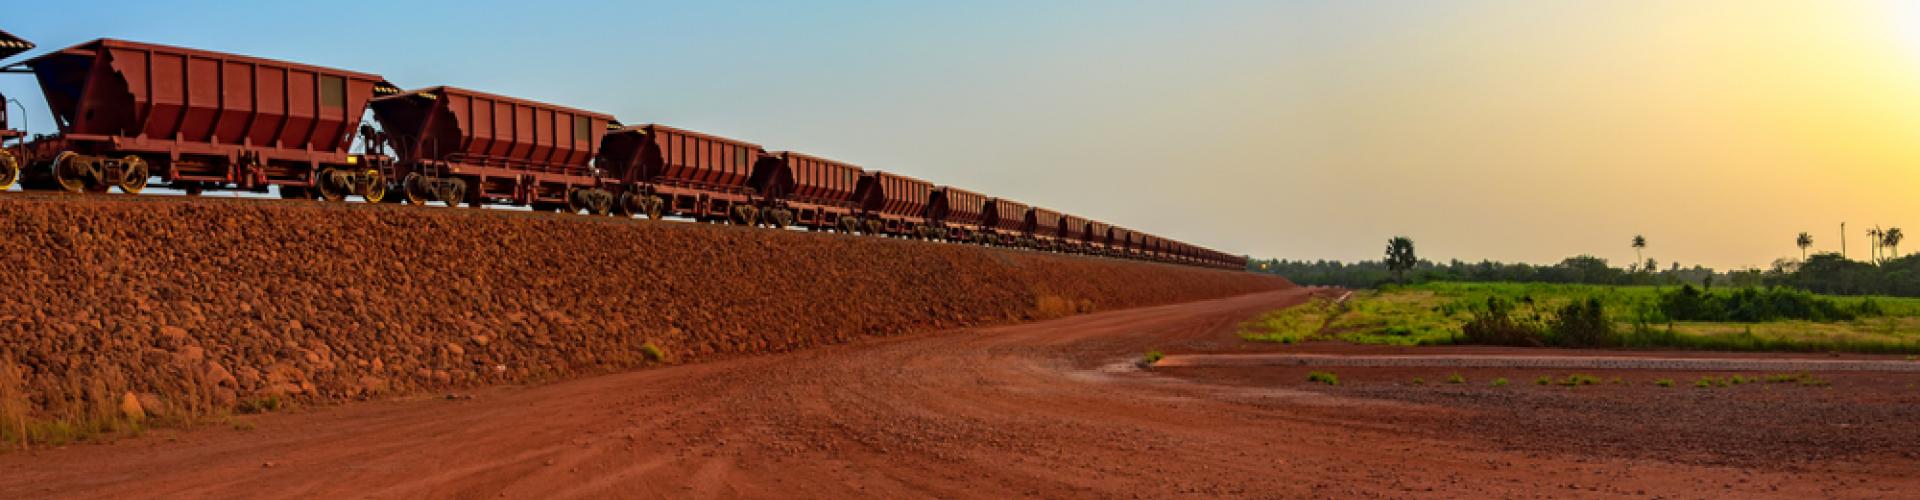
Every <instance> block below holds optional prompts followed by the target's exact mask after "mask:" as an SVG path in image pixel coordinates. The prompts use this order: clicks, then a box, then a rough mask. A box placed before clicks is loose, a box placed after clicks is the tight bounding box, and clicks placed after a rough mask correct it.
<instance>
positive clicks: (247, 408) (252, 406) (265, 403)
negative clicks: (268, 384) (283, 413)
mask: <svg viewBox="0 0 1920 500" xmlns="http://www.w3.org/2000/svg"><path fill="white" fill-rule="evenodd" d="M278 409H280V397H279V396H266V397H261V398H255V399H247V400H242V401H240V407H239V410H240V413H266V412H270V411H274V410H278Z"/></svg>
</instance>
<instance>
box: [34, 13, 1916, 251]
mask: <svg viewBox="0 0 1920 500" xmlns="http://www.w3.org/2000/svg"><path fill="white" fill-rule="evenodd" d="M159 4H171V2H147V1H141V2H100V3H92V4H89V3H88V2H23V3H22V4H21V5H14V6H10V7H9V8H8V9H7V13H6V16H5V19H4V20H3V21H0V23H4V25H0V29H5V30H8V31H11V32H13V33H15V34H18V35H21V36H23V37H25V38H28V39H30V40H33V41H36V42H38V43H40V44H41V46H42V49H51V48H55V47H59V46H66V45H71V44H75V43H80V42H83V41H85V40H88V39H91V38H97V37H102V36H111V37H117V38H128V39H134V40H142V41H151V42H158V43H167V44H175V45H186V46H192V47H198V48H206V49H214V50H223V51H231V52H242V53H247V54H252V55H259V56H265V57H272V58H277V59H291V60H298V61H303V62H311V63H316V64H324V65H329V66H337V67H342V68H348V69H355V70H361V71H368V72H373V73H379V74H382V75H385V76H386V77H387V78H388V79H389V80H391V81H393V82H395V83H398V84H400V85H401V86H403V87H425V86H430V85H439V84H452V85H459V86H464V87H472V88H477V89H482V90H488V91H493V92H498V93H504V94H511V95H517V96H522V97H527V98H532V99H538V100H544V101H550V102H555V103H561V104H567V105H571V106H576V107H581V108H588V109H594V110H600V111H605V112H609V113H612V114H614V115H616V116H618V117H620V118H621V120H623V121H626V122H630V123H638V122H661V123H668V124H674V125H679V126H683V127H689V128H694V129H698V130H703V131H708V132H712V133H717V134H722V135H729V136H734V137H738V138H742V139H747V140H751V141H755V142H757V143H760V144H763V145H765V146H767V147H768V148H769V149H774V150H782V149H793V150H800V151H806V152H810V153H814V154H817V155H822V156H827V157H831V158H837V159H842V160H846V161H850V162H854V163H857V164H861V165H863V166H866V167H869V168H875V169H882V170H890V171H896V172H900V173H903V174H907V175H912V176H917V177H921V178H925V179H929V180H932V181H935V182H937V183H943V184H953V185H957V186H962V187H966V188H970V189H974V190H976V191H981V192H986V193H989V194H997V195H1002V196H1006V197H1009V198H1014V199H1019V200H1023V201H1027V202H1031V203H1034V204H1037V205H1042V206H1046V207H1050V208H1055V209H1059V210H1062V211H1066V212H1070V213H1075V214H1080V215H1085V216H1088V217H1092V218H1095V219H1100V220H1105V221H1110V222H1114V223H1117V224H1120V225H1125V226H1130V227H1134V228H1138V229H1141V230H1145V231H1149V232H1154V233H1158V234H1161V235H1164V236H1167V237H1171V238H1175V239H1180V240H1184V241H1188V242H1191V243H1195V244H1199V245H1204V246H1209V247H1212V248H1216V249H1220V250H1224V251H1229V252H1235V253H1245V254H1251V255H1253V256H1256V257H1283V258H1293V259H1303V258H1304V259H1319V258H1327V259H1343V260H1351V259H1372V258H1378V257H1379V255H1380V253H1381V250H1382V249H1383V247H1384V244H1385V241H1386V239H1387V238H1388V237H1390V236H1393V235H1396V234H1403V235H1407V236H1411V237H1412V238H1413V239H1414V240H1415V241H1416V242H1417V243H1418V248H1419V250H1420V254H1421V255H1422V256H1423V257H1427V258H1430V259H1447V258H1461V259H1469V260H1478V259H1481V258H1490V259H1496V260H1509V261H1512V260H1518V261H1531V262H1553V261H1558V260H1559V259H1560V258H1562V257H1566V256H1569V255H1574V254H1580V253H1592V254H1595V255H1599V256H1602V257H1607V258H1610V259H1613V260H1614V261H1615V262H1616V263H1618V264H1624V263H1625V261H1627V260H1630V259H1631V258H1632V256H1633V250H1632V249H1631V248H1629V246H1628V242H1629V240H1630V239H1631V238H1632V237H1633V235H1634V234H1644V235H1646V236H1647V238H1648V239H1649V240H1650V245H1649V248H1648V250H1647V256H1649V257H1654V258H1656V259H1659V260H1660V261H1661V262H1662V263H1663V264H1662V265H1663V266H1664V265H1665V264H1664V263H1666V262H1672V261H1679V262H1681V263H1683V264H1686V265H1693V264H1702V265H1707V266H1712V267H1718V268H1722V269H1725V268H1732V267H1746V266H1765V265H1767V264H1768V263H1769V262H1771V261H1772V260H1774V259H1776V258H1779V257H1786V256H1793V257H1798V255H1799V250H1798V249H1797V248H1795V247H1794V246H1793V237H1794V235H1795V234H1796V233H1798V232H1800V231H1810V232H1813V234H1814V236H1815V239H1816V245H1815V247H1816V249H1820V250H1827V249H1832V250H1837V249H1838V246H1839V242H1840V238H1839V233H1838V225H1839V223H1840V222H1842V221H1845V222H1847V223H1848V231H1849V232H1850V233H1852V234H1849V235H1848V240H1849V242H1848V243H1849V247H1850V250H1851V251H1852V252H1851V253H1852V255H1853V256H1854V257H1856V258H1862V257H1864V256H1866V254H1867V246H1866V242H1865V238H1864V235H1865V232H1864V231H1865V230H1866V228H1867V227H1870V226H1872V225H1875V224H1879V225H1882V226H1903V225H1904V226H1907V227H1908V228H1909V229H1910V230H1920V2H1891V1H1890V2H1847V1H1806V2H1772V1H1755V0H1739V1H1735V0H1728V1H1660V2H1653V1H1646V2H1641V1H1546V0H1514V1H1431V0H1428V1H1405V2H1391V1H1337V2H1336V1H1329V2H1282V1H1271V0H1267V1H1246V2H1228V1H1220V2H1202V1H1195V2H1157V1H1153V2H1119V1H1072V2H1069V1H1057V2H1056V1H1049V2H1027V1H1004V2H1002V1H988V2H951V3H946V4H943V5H933V4H931V3H926V2H886V1H873V2H791V3H776V2H733V3H731V4H730V5H706V3H702V2H685V1H679V2H670V3H659V4H650V3H641V2H615V1H608V2H426V3H420V4H416V5H411V6H404V5H398V4H399V3H397V2H367V3H363V4H358V5H354V3H353V2H325V3H322V2H257V3H256V2H245V3H242V2H234V3H232V4H231V5H229V6H222V5H221V3H219V2H194V3H191V4H190V5H192V6H190V7H183V6H176V5H159ZM907 4H914V5H907ZM36 53H37V52H36ZM0 76H6V78H0V92H5V93H6V94H7V95H8V96H9V97H13V98H16V99H20V100H21V101H22V102H23V103H26V104H27V105H28V106H29V107H30V108H33V112H32V113H30V114H29V118H28V119H29V120H30V121H31V123H30V125H31V126H32V128H33V129H34V131H36V132H46V131H48V128H49V127H48V124H49V123H50V121H49V118H47V117H46V114H45V111H44V107H43V106H42V105H41V104H40V101H41V98H40V96H39V94H38V91H37V88H36V87H35V86H34V85H33V83H32V81H31V78H30V77H25V76H23V75H0ZM1914 234H1920V233H1914ZM1909 246H1910V247H1911V249H1920V238H1916V239H1913V240H1912V242H1911V244H1910V245H1909ZM1902 250H1903V251H1907V250H1909V249H1908V248H1903V249H1902Z"/></svg>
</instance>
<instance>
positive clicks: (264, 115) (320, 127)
mask: <svg viewBox="0 0 1920 500" xmlns="http://www.w3.org/2000/svg"><path fill="white" fill-rule="evenodd" d="M23 64H24V65H25V66H26V67H27V68H28V69H30V70H32V72H33V74H34V76H35V78H36V79H37V80H39V82H40V89H41V91H42V92H43V93H44V94H45V95H46V100H47V107H48V108H49V109H50V110H51V111H52V112H53V116H54V121H55V122H56V123H55V125H57V126H58V128H59V133H58V134H56V135H54V136H51V137H46V138H41V139H36V140H35V141H33V142H32V143H31V144H30V145H29V146H28V147H27V148H26V152H27V153H28V156H29V158H28V159H27V161H26V162H25V163H27V164H28V168H27V171H26V172H25V178H24V179H23V180H24V181H26V182H27V183H28V184H29V185H30V186H31V187H35V188H42V189H62V190H66V191H70V192H82V191H92V192H103V191H106V190H107V189H109V188H113V187H119V188H120V189H121V190H122V191H126V192H130V193H132V192H139V191H140V190H141V189H143V188H145V187H146V186H147V182H148V181H149V178H150V177H152V176H155V175H157V176H159V177H160V178H161V180H162V181H165V182H167V183H169V184H170V185H172V186H174V187H178V188H181V189H184V190H186V191H187V192H188V193H199V192H200V191H201V190H203V189H207V188H227V187H233V188H238V189H247V190H254V191H261V192H264V191H266V190H267V187H268V186H281V187H282V189H283V193H294V194H299V193H313V192H317V193H318V194H320V195H322V196H324V197H326V198H329V199H334V200H338V199H342V198H344V197H345V196H346V195H347V194H348V193H353V194H360V195H363V196H367V197H369V198H370V199H376V200H377V199H379V198H380V197H381V196H383V195H384V194H385V191H384V188H385V185H384V183H383V182H382V179H381V178H380V173H379V172H378V171H377V169H376V168H374V167H371V166H369V165H368V164H367V163H369V162H368V161H366V160H368V158H366V157H365V156H362V155H356V154H352V153H350V152H349V149H350V147H351V146H352V143H353V138H354V132H355V130H356V129H357V127H358V126H359V124H360V117H361V115H362V114H364V112H365V111H366V105H367V102H368V100H370V99H373V98H374V97H375V96H376V95H378V94H380V93H383V92H390V91H392V89H393V86H392V85H391V84H387V83H386V82H385V81H384V80H382V79H381V78H380V77H379V76H377V75H372V74H367V73H359V72H353V71H346V70H340V69H333V68H323V67H319V66H310V65H306V64H299V63H291V62H284V61H275V60H270V59H261V58H256V57H249V56H241V55H234V54H225V53H220V52H211V51H205V50H197V49H188V48H181V47H170V46H166V45H155V44H147V43H140V42H129V41H124V40H113V39H100V40H94V41H91V42H87V43H83V44H80V45H76V46H73V47H68V48H65V49H61V50H58V51H55V52H52V53H48V54H46V55H42V56H40V57H36V58H33V59H30V60H28V61H26V62H25V63H23ZM309 189H311V190H312V191H309Z"/></svg>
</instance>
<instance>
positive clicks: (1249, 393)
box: [0, 289, 1920, 498]
mask: <svg viewBox="0 0 1920 500" xmlns="http://www.w3.org/2000/svg"><path fill="white" fill-rule="evenodd" d="M1309 293H1311V292H1310V291H1309V290H1304V289H1288V290H1279V291H1272V292H1264V293H1258V294H1252V295H1244V296H1239V297H1234V298H1227V299H1216V300H1207V301H1200V302H1192V303H1185V304H1178V305H1167V306H1156V307H1145V308H1138V309H1128V310H1119V311H1109V312H1102V313H1095V314H1088V315H1080V316H1073V317H1069V318H1064V319H1058V320H1052V321H1046V322H1039V323H1031V324H1023V325H1013V326H1000V327H990V328H973V329H964V330H955V331H945V332H938V333H924V334H915V335H907V336H902V337H897V338H886V339H877V338H876V339H865V340H857V341H854V342H852V343H850V344H848V345H839V346H828V347H822V348H818V349H810V350H805V351H799V352H793V353H786V354H776V355H770V356H757V357H740V358H734V359H727V360H720V361H716V362H710V363H701V364H695V365H689V366H677V367H669V368H663V369H649V370H640V371H634V372H629V373H622V374H614V375H606V376H598V377H591V378H585V379H580V380H573V381H567V382H561V383H556V384H550V385H543V386H534V387H518V386H516V387H497V388H491V389H485V390H481V391H478V392H477V393H475V394H474V396H473V397H472V398H470V399H468V398H460V399H454V400H447V399H438V398H434V399H419V400H409V401H382V402H373V403H365V404H355V405H346V406H340V407H331V408H323V409H319V410H314V411H294V412H291V413H286V414H273V415H261V416H249V417H241V418H242V420H241V421H240V422H242V423H243V424H245V425H242V426H238V427H237V428H229V427H218V428H206V427H203V428H199V429H195V430H190V431H175V430H163V431H156V432H153V433H149V434H148V435H146V436H143V437H139V438H133V439H127V440H122V441H119V442H116V443H113V444H108V445H77V446H68V447H65V448H61V449H45V448H42V449H37V450H34V451H28V452H15V453H10V454H4V455H0V477H6V478H8V480H7V481H0V498H29V497H41V496H48V497H58V496H97V497H128V496H140V497H148V496H178V497H202V498H205V497H218V498H224V497H256V496H272V497H304V498H313V497H320V498H333V497H348V496H352V497H385V498H418V497H455V498H553V497H595V498H605V497H640V498H649V497H662V496H666V497H732V496H751V497H780V498H788V497H833V498H844V497H847V496H866V497H882V498H896V497H906V496H935V497H971V498H1007V497H1014V496H1037V497H1044V498H1058V497H1170V496H1182V495H1201V496H1245V497H1306V496H1321V497H1340V498H1353V497H1407V496H1425V497H1467V498H1487V497H1551V498H1564V497H1620V496H1633V497H1648V496H1658V497H1668V498H1708V497H1713V498H1725V497H1739V498H1810V497H1833V496H1852V497H1899V496H1906V495H1909V494H1910V493H1911V492H1912V491H1914V488H1916V487H1920V477H1916V476H1915V475H1914V474H1912V472H1913V471H1914V470H1916V465H1920V462H1916V460H1914V458H1913V457H1912V456H1911V454H1910V451H1908V452H1906V453H1903V452H1902V450H1901V448H1902V447H1904V446H1911V443H1914V442H1915V440H1914V439H1913V437H1914V435H1915V433H1913V432H1912V431H1906V432H1904V433H1899V432H1896V431H1895V429H1898V428H1906V429H1911V428H1912V425H1911V423H1912V422H1913V421H1914V420H1913V418H1912V417H1913V415H1911V414H1903V413H1900V412H1899V411H1898V410H1893V409H1887V408H1897V407H1898V406H1900V405H1906V406H1907V407H1909V408H1911V407H1912V405H1913V404H1914V400H1913V396H1912V395H1911V394H1913V393H1912V392H1911V391H1910V390H1907V389H1903V388H1902V386H1901V384H1902V383H1905V381H1899V380H1896V381H1876V380H1878V379H1868V378H1862V379H1854V378H1851V376H1835V377H1832V378H1831V379H1830V381H1831V385H1828V386H1818V387H1815V386H1808V387H1801V386H1791V387H1789V386H1777V387H1773V388H1771V389H1768V388H1765V387H1764V386H1741V387H1736V388H1727V389H1713V390H1700V391H1699V392H1694V389H1692V388H1690V387H1689V388H1678V387H1676V388H1666V389H1659V388H1655V387H1652V386H1648V385H1645V384H1632V385H1620V386H1587V387H1578V388H1562V387H1536V386H1532V385H1530V384H1529V383H1527V382H1524V381H1522V379H1519V378H1517V377H1518V375H1514V374H1508V375H1498V376H1507V377H1513V378H1514V379H1515V381H1516V382H1515V385H1513V386H1507V387H1500V388H1494V387H1487V386H1485V385H1484V381H1485V380H1489V379H1490V378H1491V377H1492V376H1496V374H1494V373H1480V372H1464V374H1465V376H1466V377H1468V378H1469V379H1470V380H1472V381H1473V384H1472V385H1463V386H1460V387H1451V386H1449V387H1435V386H1434V385H1424V386H1411V385H1406V384H1404V383H1403V382H1401V381H1402V380H1404V379H1406V378H1408V377H1410V376H1414V373H1419V374H1421V375H1420V376H1425V377H1427V379H1428V380H1429V381H1434V380H1436V377H1438V376H1444V374H1445V372H1444V371H1439V372H1437V373H1439V374H1440V375H1436V374H1435V372H1433V369H1431V368H1423V369H1421V370H1426V371H1419V372H1405V371H1391V370H1393V369H1392V368H1388V369H1385V370H1388V371H1381V372H1377V373H1376V372H1366V373H1361V372H1351V373H1349V370H1350V369H1347V368H1342V374H1341V375H1342V384H1341V385H1340V386H1337V387H1329V386H1322V385H1309V384H1306V383H1305V381H1304V374H1302V373H1292V372H1281V371H1277V370H1276V369H1274V368H1272V367H1251V368H1249V367H1230V368H1182V369H1166V370H1162V369H1157V368H1156V369H1154V370H1151V371H1140V370H1138V369H1135V368H1132V362H1133V361H1134V360H1136V359H1137V358H1139V356H1140V353H1142V352H1144V351H1145V350H1147V349H1151V348H1163V349H1168V350H1169V351H1175V352H1177V351H1181V350H1184V349H1190V348H1193V347H1194V346H1204V345H1228V344H1230V343H1231V342H1232V339H1233V335H1234V330H1235V325H1236V324H1237V323H1238V322H1240V321H1243V320H1245V319H1248V318H1252V317H1255V316H1257V315H1258V314H1260V313H1262V312H1264V311H1267V310H1270V309H1273V308H1276V307H1282V306H1287V305H1292V304H1298V303H1301V302H1303V301H1304V300H1305V298H1306V296H1307V295H1308V294H1309ZM1288 369H1291V368H1288ZM1194 370H1216V371H1212V372H1198V371H1194ZM1652 375H1659V376H1676V375H1675V374H1652ZM1696 375H1697V374H1696ZM1628 376H1629V377H1636V380H1637V378H1638V377H1640V376H1639V375H1628ZM1430 383H1434V382H1430ZM1902 391H1908V392H1902ZM1776 404H1782V405H1790V406H1789V407H1788V408H1785V409H1782V410H1777V411H1776V410H1768V409H1767V408H1768V407H1769V406H1770V405H1776ZM1871 408H1883V409H1882V410H1881V413H1873V412H1872V410H1870V409H1871ZM1541 409H1545V410H1547V411H1546V412H1545V413H1538V414H1535V413H1533V412H1535V411H1536V410H1541ZM1747 412H1754V413H1747ZM1789 412H1802V413H1807V414H1808V416H1807V417H1805V418H1800V419H1796V420H1789V421H1787V422H1784V423H1773V422H1768V421H1767V420H1769V419H1776V418H1783V417H1784V416H1785V415H1786V414H1787V413H1789ZM1823 416H1824V417H1835V418H1841V420H1838V422H1840V423H1843V424H1853V425H1859V424H1862V423H1865V422H1868V421H1878V420H1883V419H1884V420H1885V421H1884V422H1882V423H1881V424H1880V425H1879V426H1877V427H1874V428H1871V429H1865V430H1863V431H1860V428H1859V427H1841V426H1833V425H1824V426H1823V425H1818V424H1816V423H1815V422H1816V421H1818V420H1820V419H1821V418H1820V417H1823ZM1609 420H1618V421H1619V422H1616V423H1610V422H1607V421H1609ZM1796 425H1797V426H1805V427H1806V428H1804V429H1794V428H1792V426H1796ZM1635 426H1641V427H1643V429H1642V430H1640V431H1639V432H1638V433H1637V434H1636V433H1628V432H1622V431H1623V430H1624V429H1629V428H1633V427H1635ZM1856 431H1860V432H1862V434H1861V435H1860V436H1861V437H1860V438H1859V439H1856V438H1853V437H1851V436H1852V434H1851V433H1853V432H1856ZM1776 432H1783V434H1775V433H1776ZM1596 434H1597V435H1599V436H1601V437H1600V438H1592V437H1588V436H1591V435H1596ZM1503 436H1504V437H1503ZM1864 439H1872V440H1875V441H1881V442H1884V444H1882V445H1879V446H1873V445H1868V444H1864V443H1861V442H1860V440H1864ZM1743 441H1746V442H1743ZM1609 442H1611V443H1613V444H1612V445H1607V444H1606V443H1609ZM1596 443H1598V444H1599V446H1595V445H1596ZM1827 448H1835V449H1836V450H1835V451H1832V452H1829V451H1825V450H1826V449H1827Z"/></svg>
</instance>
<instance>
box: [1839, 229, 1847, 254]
mask: <svg viewBox="0 0 1920 500" xmlns="http://www.w3.org/2000/svg"><path fill="white" fill-rule="evenodd" d="M1840 260H1842V261H1845V260H1847V223H1845V222H1841V223H1840Z"/></svg>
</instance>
